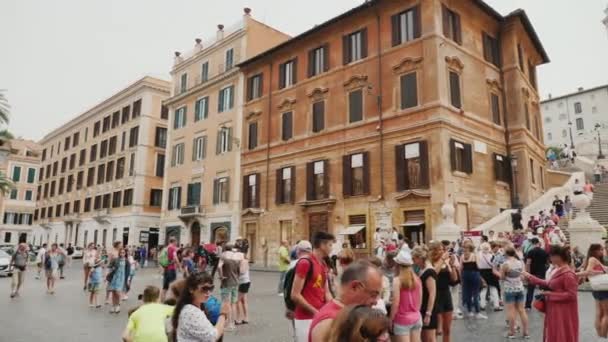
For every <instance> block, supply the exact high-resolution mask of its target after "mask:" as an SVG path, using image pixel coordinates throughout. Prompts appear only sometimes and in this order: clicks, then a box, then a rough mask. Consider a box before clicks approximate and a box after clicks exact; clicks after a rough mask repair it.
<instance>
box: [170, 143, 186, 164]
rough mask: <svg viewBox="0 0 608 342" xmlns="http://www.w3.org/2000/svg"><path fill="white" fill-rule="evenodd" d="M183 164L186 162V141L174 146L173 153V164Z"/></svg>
mask: <svg viewBox="0 0 608 342" xmlns="http://www.w3.org/2000/svg"><path fill="white" fill-rule="evenodd" d="M182 164H184V143H181V144H177V145H175V146H173V151H172V153H171V166H172V167H175V166H177V165H182Z"/></svg>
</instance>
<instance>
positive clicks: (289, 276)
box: [283, 258, 314, 311]
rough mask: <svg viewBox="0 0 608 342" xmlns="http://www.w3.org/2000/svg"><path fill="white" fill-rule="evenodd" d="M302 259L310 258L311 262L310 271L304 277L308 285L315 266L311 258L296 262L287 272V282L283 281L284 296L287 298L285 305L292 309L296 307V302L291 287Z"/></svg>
mask: <svg viewBox="0 0 608 342" xmlns="http://www.w3.org/2000/svg"><path fill="white" fill-rule="evenodd" d="M301 260H308V262H309V263H310V268H308V273H306V278H305V279H304V286H306V283H307V282H308V280H309V279H310V278H311V277H312V269H313V267H314V265H313V263H312V260H310V259H309V258H301V259H300V260H298V261H297V262H296V265H295V266H294V267H292V268H291V269H289V270H288V271H287V273H285V282H284V283H283V298H284V299H285V307H286V308H287V309H288V310H291V311H293V310H295V309H296V303H295V302H294V301H293V300H292V299H291V289H292V288H293V281H294V280H295V278H296V267H298V263H300V261H301Z"/></svg>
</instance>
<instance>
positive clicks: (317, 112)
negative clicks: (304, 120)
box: [312, 101, 325, 133]
mask: <svg viewBox="0 0 608 342" xmlns="http://www.w3.org/2000/svg"><path fill="white" fill-rule="evenodd" d="M324 129H325V101H319V102H315V103H313V105H312V131H313V132H314V133H318V132H321V131H322V130H324Z"/></svg>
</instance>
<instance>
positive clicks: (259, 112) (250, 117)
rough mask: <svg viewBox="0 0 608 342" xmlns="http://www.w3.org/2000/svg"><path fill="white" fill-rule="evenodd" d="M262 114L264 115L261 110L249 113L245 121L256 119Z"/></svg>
mask: <svg viewBox="0 0 608 342" xmlns="http://www.w3.org/2000/svg"><path fill="white" fill-rule="evenodd" d="M261 114H262V111H261V110H259V109H256V110H252V111H251V112H249V113H248V114H247V116H246V117H245V119H246V120H250V119H252V118H254V117H256V116H260V115H261Z"/></svg>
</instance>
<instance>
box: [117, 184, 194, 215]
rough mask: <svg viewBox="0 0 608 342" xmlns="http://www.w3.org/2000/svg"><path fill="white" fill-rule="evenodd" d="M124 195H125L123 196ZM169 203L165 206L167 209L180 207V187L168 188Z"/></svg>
mask: <svg viewBox="0 0 608 342" xmlns="http://www.w3.org/2000/svg"><path fill="white" fill-rule="evenodd" d="M125 197H126V196H125ZM168 199H169V203H168V206H167V208H168V209H169V210H175V209H179V208H181V206H182V205H181V202H182V188H181V187H179V186H175V187H172V188H171V189H169V198H168Z"/></svg>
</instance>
